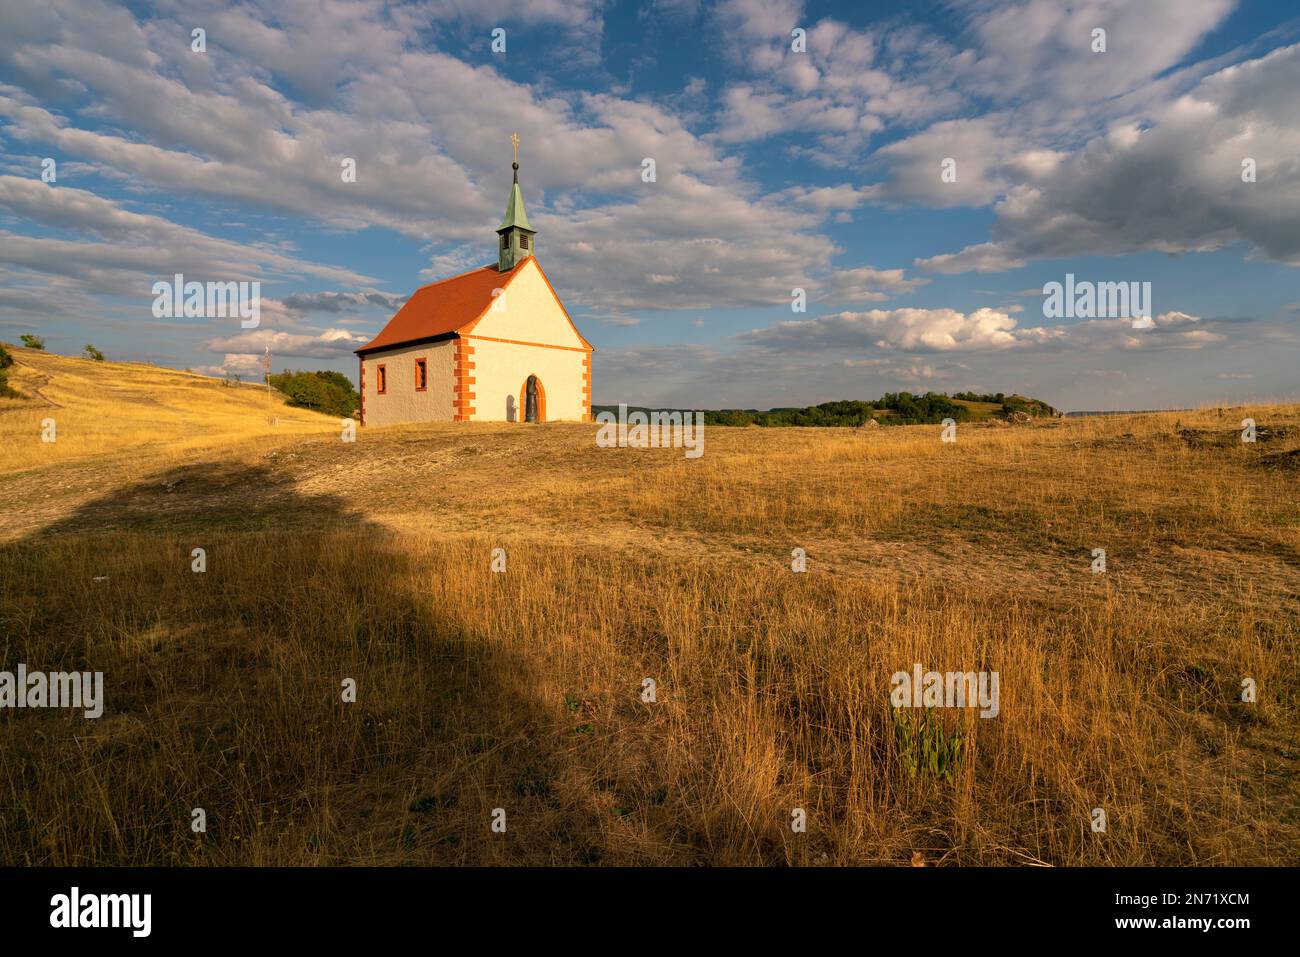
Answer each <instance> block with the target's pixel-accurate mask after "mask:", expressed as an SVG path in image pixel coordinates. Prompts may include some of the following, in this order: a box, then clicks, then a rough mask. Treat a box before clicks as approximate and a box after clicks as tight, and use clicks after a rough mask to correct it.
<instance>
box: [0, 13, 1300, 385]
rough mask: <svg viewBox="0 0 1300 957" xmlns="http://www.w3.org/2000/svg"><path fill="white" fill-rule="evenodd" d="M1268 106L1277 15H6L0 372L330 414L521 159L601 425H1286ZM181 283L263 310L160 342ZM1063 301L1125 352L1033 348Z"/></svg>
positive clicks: (1287, 80) (1289, 294) (1277, 58)
mask: <svg viewBox="0 0 1300 957" xmlns="http://www.w3.org/2000/svg"><path fill="white" fill-rule="evenodd" d="M196 27H200V28H202V29H203V30H205V31H206V40H207V49H206V51H205V52H195V51H194V50H193V49H192V44H191V31H192V30H193V29H194V28H196ZM496 28H501V29H504V30H505V37H506V50H505V52H504V53H501V52H494V51H493V50H492V48H491V43H492V31H493V30H494V29H496ZM1097 28H1101V29H1104V30H1105V31H1106V33H1105V41H1106V49H1105V51H1104V52H1099V51H1095V50H1094V49H1092V47H1093V45H1094V42H1095V41H1094V39H1093V31H1094V30H1095V29H1097ZM795 29H799V30H803V31H805V34H806V46H805V49H804V50H802V51H800V50H795V49H792V35H791V33H792V30H795ZM1297 90H1300V10H1298V9H1297V8H1296V7H1295V5H1294V4H1293V3H1289V2H1281V0H1279V2H1270V0H1240V2H1236V0H1143V2H1141V3H1137V2H1127V0H1123V2H1121V0H942V2H941V0H921V2H914V3H903V2H880V3H871V4H861V3H800V2H797V0H724V2H720V3H704V2H693V0H660V2H646V3H641V4H633V3H608V2H603V0H539V2H531V3H530V2H504V0H476V2H472V3H471V2H462V0H432V2H426V3H410V4H404V3H379V2H352V3H342V2H340V3H332V2H325V3H320V2H317V0H310V2H307V0H303V2H294V0H289V2H275V3H271V2H266V3H259V2H246V3H240V4H237V5H226V4H222V5H212V4H200V3H190V2H187V0H170V2H166V3H160V4H157V5H150V4H136V3H132V4H126V5H121V4H106V3H100V2H79V0H78V2H73V0H54V2H51V3H48V4H45V5H42V6H41V7H40V8H39V9H19V8H18V5H8V6H7V7H5V8H4V9H3V10H0V338H3V339H6V340H8V341H15V340H16V339H17V338H18V336H19V335H20V334H21V333H23V332H34V333H36V334H38V335H43V336H44V337H45V338H46V339H47V342H48V346H49V348H51V349H53V350H55V351H59V352H69V353H71V352H78V351H79V350H80V349H81V347H82V346H83V345H84V344H85V343H86V342H88V341H90V342H94V343H95V344H96V345H97V346H99V347H100V348H101V349H102V350H103V351H104V352H105V353H107V354H108V355H109V357H111V358H122V359H134V360H145V361H153V362H157V363H159V364H162V365H168V366H174V367H177V368H191V369H195V370H198V371H203V372H206V373H209V374H213V375H220V374H222V373H223V371H226V370H230V371H234V372H237V373H240V374H243V375H244V376H245V377H246V378H248V379H252V378H255V377H257V376H258V375H259V374H260V372H259V366H260V361H261V356H262V354H263V351H264V349H265V348H266V347H267V346H268V345H269V346H270V348H271V351H272V353H273V357H274V360H273V361H274V365H275V368H276V369H280V368H284V367H289V368H309V369H314V368H333V369H339V370H341V371H344V372H346V373H348V374H349V375H351V376H353V377H354V378H355V375H356V363H355V359H354V358H353V357H352V352H351V350H352V349H354V348H356V347H357V346H358V345H360V344H361V343H363V342H364V341H366V340H367V339H368V338H370V337H371V336H372V335H373V334H374V333H375V332H377V331H378V330H379V329H380V328H381V327H382V325H383V324H384V322H385V321H386V320H387V319H388V318H389V316H390V315H391V314H392V312H393V311H394V310H395V309H396V308H397V307H398V306H399V305H400V303H401V301H402V300H403V298H404V297H405V296H407V295H409V293H410V292H411V291H413V290H414V289H415V288H416V287H417V286H419V285H421V284H423V283H427V282H430V281H432V280H434V279H438V278H442V277H444V276H447V275H451V274H454V273H456V272H459V271H463V270H464V269H467V268H471V267H473V266H477V265H481V264H483V263H485V262H488V261H491V260H492V258H493V257H494V254H495V253H494V250H495V247H494V242H495V235H494V233H493V230H494V228H495V227H496V225H497V224H498V223H499V221H500V216H501V212H502V210H503V209H504V205H505V201H506V197H507V191H508V186H509V182H510V169H509V166H510V161H511V152H510V142H509V137H510V134H511V133H512V132H515V131H518V133H519V135H520V138H521V140H522V145H521V154H520V163H521V174H520V176H521V182H522V184H523V187H524V195H525V200H526V202H527V205H528V213H529V217H530V219H531V220H532V223H533V225H534V227H536V228H537V229H538V230H539V237H538V243H539V245H538V258H539V260H540V262H541V263H542V264H543V265H544V267H545V268H546V270H547V273H548V275H549V277H550V279H551V281H552V283H553V284H554V286H555V287H556V290H557V291H558V292H559V294H560V295H561V297H562V299H563V300H564V302H565V304H566V306H567V307H568V309H569V311H570V312H571V314H572V315H573V316H574V318H575V320H576V321H577V322H578V325H579V327H580V328H581V329H582V331H583V333H584V335H586V337H587V338H588V339H589V340H590V341H591V342H592V343H593V344H594V345H595V346H596V349H597V352H596V355H595V357H594V361H593V391H594V401H595V402H597V403H613V402H618V401H628V402H632V403H636V404H647V405H663V406H700V407H758V408H765V407H769V406H773V405H802V404H808V403H814V402H819V401H826V400H831V399H839V398H874V397H876V396H878V395H880V394H881V393H883V392H886V391H895V390H899V389H908V390H911V391H926V390H929V389H934V390H937V391H957V390H968V389H973V390H977V391H1008V392H1010V391H1020V392H1024V393H1027V394H1031V395H1035V396H1038V397H1041V398H1044V399H1046V400H1047V401H1049V402H1052V403H1053V404H1055V405H1057V406H1059V407H1061V408H1065V409H1107V408H1162V407H1176V406H1187V405H1198V404H1202V403H1207V402H1225V401H1241V400H1268V399H1278V398H1288V397H1295V396H1296V394H1297V391H1300V390H1297V388H1296V382H1297V375H1296V369H1297V359H1300V338H1298V337H1297V323H1298V322H1300V281H1298V280H1300V270H1298V267H1300V94H1297V93H1296V91H1297ZM46 158H51V159H54V160H55V162H56V164H57V165H56V167H55V168H56V172H57V179H56V180H55V181H54V182H52V183H47V182H44V181H42V177H41V173H42V161H43V160H44V159H46ZM344 158H353V159H355V160H356V168H357V177H356V182H353V183H347V182H344V181H343V178H342V176H341V175H340V167H341V162H342V160H343V159H344ZM646 158H651V159H653V160H654V161H655V165H656V173H657V176H656V179H655V181H654V182H652V183H647V182H644V181H643V179H642V175H641V172H642V166H643V161H644V160H645V159H646ZM945 159H952V160H954V161H955V170H956V178H955V181H945V180H944V178H943V177H942V176H941V164H942V163H943V161H944V160H945ZM1245 159H1251V160H1253V161H1254V164H1255V168H1256V177H1255V181H1254V182H1250V183H1246V182H1243V180H1242V175H1241V170H1242V162H1243V160H1245ZM176 272H182V273H184V275H185V276H186V278H187V279H195V280H200V281H209V280H211V281H230V280H241V279H244V280H258V281H260V282H262V284H263V285H262V296H263V303H262V317H261V324H260V326H259V327H258V328H257V329H252V330H245V329H241V328H240V326H239V322H238V320H237V319H197V318H196V319H158V318H155V317H154V316H153V314H152V311H151V306H152V302H153V296H152V294H151V288H152V284H153V283H154V282H155V281H158V280H165V279H169V278H170V277H171V276H172V275H173V274H174V273H176ZM1067 273H1073V274H1074V275H1075V276H1076V277H1077V278H1078V279H1079V280H1089V281H1093V282H1121V281H1138V282H1150V283H1151V284H1152V297H1153V312H1154V313H1155V322H1154V325H1153V327H1152V328H1151V329H1148V330H1135V329H1133V328H1132V324H1131V322H1129V321H1128V320H1126V319H1122V318H1103V319H1091V320H1080V319H1052V318H1047V317H1045V316H1044V311H1043V301H1044V297H1043V295H1042V288H1043V285H1044V283H1047V282H1053V281H1056V282H1063V281H1064V279H1065V276H1066V274H1067ZM795 287H799V288H802V289H804V290H806V293H807V298H808V307H807V311H806V312H794V311H792V308H791V290H792V289H794V288H795Z"/></svg>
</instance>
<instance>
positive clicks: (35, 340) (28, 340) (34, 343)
mask: <svg viewBox="0 0 1300 957" xmlns="http://www.w3.org/2000/svg"><path fill="white" fill-rule="evenodd" d="M18 338H19V339H20V340H21V341H22V344H23V345H25V346H26V347H27V348H28V349H44V348H45V340H44V339H42V338H41V337H40V336H34V335H32V334H31V333H29V332H24V333H23V334H22V335H21V336H19V337H18Z"/></svg>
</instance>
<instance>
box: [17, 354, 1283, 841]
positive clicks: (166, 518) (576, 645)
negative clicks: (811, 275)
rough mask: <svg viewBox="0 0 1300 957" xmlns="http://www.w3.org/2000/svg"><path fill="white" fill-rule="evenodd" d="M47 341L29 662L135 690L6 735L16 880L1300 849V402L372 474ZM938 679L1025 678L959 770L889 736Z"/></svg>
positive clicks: (761, 439) (507, 438)
mask: <svg viewBox="0 0 1300 957" xmlns="http://www.w3.org/2000/svg"><path fill="white" fill-rule="evenodd" d="M16 354H17V356H18V359H19V362H20V364H21V370H20V376H19V383H20V384H21V385H24V386H25V387H26V388H27V389H28V390H29V392H30V393H31V394H33V395H36V398H34V399H32V400H29V401H32V402H34V403H37V404H40V403H44V405H43V406H41V407H40V408H36V409H29V408H27V407H18V408H17V410H15V407H6V409H5V410H4V411H2V412H0V448H3V449H4V450H5V455H4V456H3V457H0V501H3V502H4V522H3V523H0V654H2V655H3V661H2V662H0V667H3V668H7V669H12V668H13V667H14V666H15V665H16V664H17V663H18V662H24V663H26V664H27V665H28V666H29V667H30V668H33V669H36V668H40V669H46V670H71V669H89V670H97V671H102V672H103V673H104V676H105V684H106V707H105V712H104V716H103V717H102V718H100V719H98V720H94V721H86V720H84V719H82V718H81V717H79V716H74V715H72V714H69V713H67V712H55V711H42V710H23V711H13V712H7V713H5V714H4V715H3V720H0V782H4V783H3V784H0V788H3V795H2V796H0V864H44V865H56V864H63V865H90V864H117V865H121V864H228V865H239V864H243V865H254V864H414V863H424V864H428V863H436V864H468V863H473V864H505V863H530V864H557V863H561V864H583V863H601V864H655V863H663V864H772V865H785V864H795V865H806V864H819V863H822V864H824V863H830V864H881V863H888V864H902V865H906V864H907V863H909V862H910V861H912V860H913V858H914V856H915V855H920V856H921V858H922V859H923V860H925V861H926V862H929V863H931V864H939V863H941V864H944V865H951V864H1018V865H1023V864H1026V863H1049V864H1058V865H1072V864H1090V865H1098V866H1116V865H1136V864H1174V863H1184V864H1223V863H1232V864H1272V865H1280V864H1289V863H1293V862H1294V861H1295V860H1297V858H1298V857H1300V817H1298V816H1297V811H1296V809H1297V807H1300V784H1297V782H1298V781H1300V752H1298V751H1297V747H1296V739H1295V731H1294V729H1295V728H1296V727H1297V726H1300V649H1298V648H1297V640H1296V636H1297V634H1298V633H1300V558H1298V556H1300V501H1298V500H1297V497H1296V494H1295V489H1296V482H1297V478H1298V476H1300V407H1298V406H1269V407H1252V408H1242V409H1204V410H1199V411H1196V412H1190V413H1177V414H1168V415H1144V416H1106V417H1096V418H1087V419H1045V420H1043V421H1041V422H1038V423H1036V426H1035V427H1034V428H1024V429H1013V428H1001V427H998V426H997V425H995V424H993V423H991V422H978V421H977V422H970V423H963V424H962V425H961V427H960V428H959V430H958V438H957V442H956V443H954V444H945V443H942V442H941V441H940V438H939V432H940V430H939V428H938V426H934V425H922V426H899V427H896V428H888V429H883V428H882V429H875V430H872V431H870V432H865V433H859V432H856V431H854V430H850V429H843V428H801V429H758V428H723V427H714V426H710V427H708V429H707V430H706V435H707V442H706V451H705V454H704V455H703V457H702V458H699V459H694V460H688V459H685V458H684V457H683V455H682V450H681V449H671V448H666V449H645V450H642V449H617V448H600V447H598V446H597V445H596V443H595V440H594V433H595V427H594V426H593V425H590V424H586V425H578V424H574V425H559V424H557V425H544V426H523V425H505V424H500V425H496V424H473V423H471V424H450V423H449V424H436V425H422V426H410V427H397V428H386V429H360V430H358V437H357V441H356V442H355V443H351V444H349V443H344V442H341V441H339V435H338V429H337V422H336V421H335V420H333V419H331V418H328V417H322V416H315V415H312V414H310V413H305V412H301V411H296V410H288V409H286V408H285V407H284V406H283V404H282V403H281V402H279V401H278V400H277V399H276V398H275V397H274V396H272V397H271V398H270V399H268V398H267V397H266V395H265V393H264V392H263V391H261V390H258V389H255V388H252V387H245V388H242V389H233V390H232V389H224V388H223V387H222V386H221V385H220V384H219V383H216V382H213V381H211V380H203V379H200V378H198V377H195V376H187V375H184V374H182V373H175V372H170V371H167V370H162V369H155V368H152V367H148V366H120V365H119V366H114V365H113V364H109V363H106V364H104V365H102V366H100V365H98V364H92V363H89V362H83V361H82V360H76V359H65V358H61V357H57V356H44V355H33V354H30V353H23V352H21V350H19V351H17V352H16ZM37 393H39V395H37ZM268 402H269V403H270V405H269V406H268V405H265V404H264V403H268ZM51 409H52V410H54V411H53V412H51V411H50V410H51ZM50 414H53V415H54V416H56V417H57V418H58V419H59V422H60V440H59V445H58V447H56V448H52V449H50V448H39V444H40V443H39V439H38V438H37V435H38V431H39V428H38V426H39V420H40V418H42V417H44V416H46V415H50ZM1246 416H1250V417H1252V418H1254V419H1255V420H1256V421H1257V423H1258V424H1259V426H1260V433H1259V434H1260V441H1259V442H1258V443H1255V444H1249V445H1248V444H1244V443H1242V442H1240V441H1239V438H1238V429H1239V426H1238V423H1239V422H1240V420H1241V419H1242V418H1244V417H1246ZM276 418H278V420H279V423H280V424H278V425H272V424H271V420H272V419H276ZM65 435H67V438H68V440H69V445H68V446H64V445H63V444H62V443H63V442H64V436H65ZM33 446H37V447H36V448H35V449H34V450H33ZM196 547H202V548H204V549H205V550H206V555H207V563H208V564H207V571H206V572H204V573H195V572H193V571H192V570H191V554H192V550H193V549H194V548H196ZM496 548H502V549H504V550H505V552H506V554H507V555H508V566H507V570H506V572H505V573H504V574H496V573H493V571H492V570H491V556H492V552H493V549H496ZM795 548H802V549H804V550H805V552H806V554H807V557H808V562H809V564H808V570H807V573H806V574H795V573H793V572H792V570H791V564H790V562H791V552H792V550H793V549H795ZM1095 548H1105V549H1106V552H1107V558H1108V567H1107V570H1106V571H1105V573H1104V574H1093V573H1092V571H1091V564H1092V560H1093V559H1092V552H1093V549H1095ZM916 662H919V663H922V664H923V665H924V666H925V667H927V668H934V669H936V670H941V671H946V670H950V669H961V670H966V669H972V670H976V669H988V670H993V671H997V672H998V673H999V675H1000V683H1001V694H1002V701H1001V710H1000V713H999V715H998V717H997V718H994V719H987V720H986V719H981V718H978V717H976V716H975V713H974V711H971V710H961V709H954V710H949V711H945V712H943V713H936V714H935V715H934V718H935V721H936V726H937V727H938V728H939V729H940V732H939V733H940V735H941V737H942V740H943V741H944V742H945V743H951V742H953V741H958V742H960V744H959V746H956V750H955V760H954V764H953V766H952V768H951V770H952V773H951V775H942V774H935V773H931V772H930V771H928V770H927V769H926V767H925V766H924V762H923V761H921V762H920V766H919V767H918V759H920V758H922V757H923V755H922V754H921V752H920V751H919V747H918V745H917V744H916V741H915V739H908V738H907V737H906V735H905V734H903V733H902V732H901V731H900V724H899V717H898V716H899V714H900V712H896V711H894V710H893V709H892V708H891V706H890V701H889V692H890V684H889V680H890V676H891V674H892V673H894V672H895V671H899V670H907V669H910V668H911V667H912V665H913V663H916ZM647 676H650V677H653V678H654V679H655V680H656V682H657V701H656V702H654V703H647V702H643V701H642V700H641V690H642V680H643V678H645V677H647ZM1246 677H1249V678H1251V679H1253V680H1254V681H1255V682H1256V683H1257V685H1258V688H1259V699H1258V701H1257V702H1256V703H1254V704H1246V703H1243V702H1242V701H1241V699H1240V694H1241V685H1242V681H1243V679H1244V678H1246ZM349 678H350V679H353V680H355V681H356V683H357V699H356V701H355V702H354V703H345V702H343V701H342V700H341V697H340V688H341V685H342V682H343V681H344V679H349ZM958 733H960V737H954V736H955V735H957V734H958ZM195 807H202V808H204V809H205V810H206V812H207V819H208V831H207V833H205V834H202V835H196V834H194V833H192V832H191V830H190V828H189V824H190V813H191V809H192V808H195ZM498 807H501V808H505V809H506V811H507V814H508V822H509V824H508V830H507V832H506V833H504V834H493V833H492V832H491V830H490V828H489V822H490V820H491V814H492V810H493V809H494V808H498ZM795 807H802V808H804V809H806V810H807V812H808V830H807V833H804V834H796V833H793V832H792V831H791V829H790V826H789V823H790V819H791V809H792V808H795ZM1095 807H1102V808H1104V809H1106V811H1107V815H1108V821H1109V829H1108V831H1107V832H1106V833H1105V834H1094V833H1092V831H1091V829H1090V827H1089V821H1090V814H1091V810H1092V809H1093V808H1095Z"/></svg>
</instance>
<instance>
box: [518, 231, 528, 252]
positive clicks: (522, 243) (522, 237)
mask: <svg viewBox="0 0 1300 957" xmlns="http://www.w3.org/2000/svg"><path fill="white" fill-rule="evenodd" d="M519 248H520V249H527V248H528V234H527V233H520V234H519Z"/></svg>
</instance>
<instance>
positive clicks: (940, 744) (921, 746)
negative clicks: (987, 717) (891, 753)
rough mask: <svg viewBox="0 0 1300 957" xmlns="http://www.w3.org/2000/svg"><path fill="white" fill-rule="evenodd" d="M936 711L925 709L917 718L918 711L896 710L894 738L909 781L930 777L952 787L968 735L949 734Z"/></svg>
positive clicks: (962, 733) (912, 709)
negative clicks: (924, 776) (940, 779)
mask: <svg viewBox="0 0 1300 957" xmlns="http://www.w3.org/2000/svg"><path fill="white" fill-rule="evenodd" d="M933 711H934V709H933V708H926V709H925V710H924V711H921V712H920V717H917V709H915V708H895V709H893V712H894V736H895V739H896V740H897V742H898V750H899V754H900V755H901V757H902V760H903V767H905V768H907V775H908V777H912V778H914V777H916V776H917V775H918V774H929V775H932V776H933V777H936V778H943V779H944V780H945V781H947V782H948V783H949V784H951V783H952V780H953V776H954V774H956V772H957V769H958V768H959V767H960V765H961V761H962V757H963V754H964V746H965V740H966V735H965V731H964V730H963V729H962V728H960V727H959V728H957V729H956V730H955V731H948V730H947V729H946V728H944V726H943V723H942V722H941V721H940V720H939V718H938V717H937V716H936V715H935V714H933Z"/></svg>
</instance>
